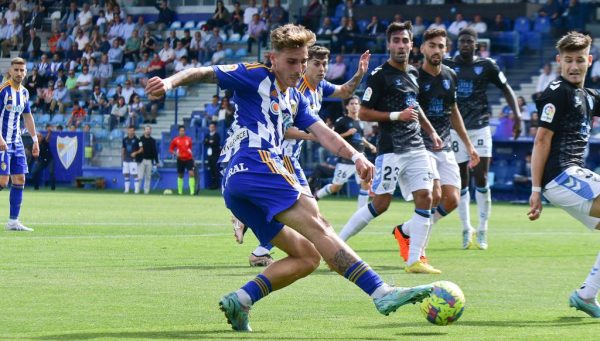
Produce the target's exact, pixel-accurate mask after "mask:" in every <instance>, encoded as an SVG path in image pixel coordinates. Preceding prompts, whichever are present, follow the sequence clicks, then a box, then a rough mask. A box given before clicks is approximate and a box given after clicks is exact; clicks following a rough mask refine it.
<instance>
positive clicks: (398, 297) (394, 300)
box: [373, 284, 433, 316]
mask: <svg viewBox="0 0 600 341" xmlns="http://www.w3.org/2000/svg"><path fill="white" fill-rule="evenodd" d="M432 290H433V286H432V285H431V284H427V285H420V286H417V287H413V288H394V291H391V292H390V293H388V294H387V295H385V296H383V297H381V298H376V299H373V302H374V303H375V307H377V310H378V311H379V312H380V313H382V314H383V315H386V316H387V315H389V314H390V313H393V312H394V311H396V310H397V309H398V308H400V307H401V306H403V305H405V304H408V303H413V304H414V303H417V302H421V301H422V300H424V299H425V298H427V297H429V295H430V294H431V291H432Z"/></svg>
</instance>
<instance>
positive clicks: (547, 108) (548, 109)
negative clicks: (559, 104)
mask: <svg viewBox="0 0 600 341" xmlns="http://www.w3.org/2000/svg"><path fill="white" fill-rule="evenodd" d="M555 112H556V107H555V106H554V104H552V103H548V104H546V105H544V108H543V109H542V117H541V118H540V120H542V121H544V122H548V123H552V120H553V119H554V113H555Z"/></svg>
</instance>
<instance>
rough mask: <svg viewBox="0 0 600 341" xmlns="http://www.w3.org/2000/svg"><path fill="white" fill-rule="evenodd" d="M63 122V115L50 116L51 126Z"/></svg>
mask: <svg viewBox="0 0 600 341" xmlns="http://www.w3.org/2000/svg"><path fill="white" fill-rule="evenodd" d="M65 122H66V120H65V115H63V114H54V116H52V120H51V121H50V123H51V124H53V125H58V124H64V123H65Z"/></svg>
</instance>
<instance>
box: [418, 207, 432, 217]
mask: <svg viewBox="0 0 600 341" xmlns="http://www.w3.org/2000/svg"><path fill="white" fill-rule="evenodd" d="M415 213H416V214H418V215H420V216H421V217H423V218H429V217H431V210H424V209H421V208H415Z"/></svg>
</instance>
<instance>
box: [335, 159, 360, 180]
mask: <svg viewBox="0 0 600 341" xmlns="http://www.w3.org/2000/svg"><path fill="white" fill-rule="evenodd" d="M352 175H354V180H355V181H356V183H357V184H360V176H359V175H358V173H357V172H356V166H355V165H354V164H347V163H339V162H338V164H337V165H335V171H333V180H332V181H331V183H332V184H334V185H343V184H345V183H346V182H348V179H350V177H351V176H352Z"/></svg>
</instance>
